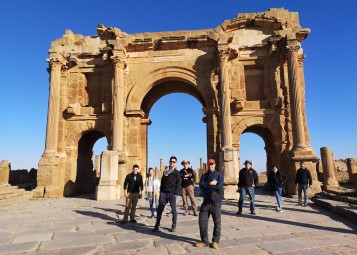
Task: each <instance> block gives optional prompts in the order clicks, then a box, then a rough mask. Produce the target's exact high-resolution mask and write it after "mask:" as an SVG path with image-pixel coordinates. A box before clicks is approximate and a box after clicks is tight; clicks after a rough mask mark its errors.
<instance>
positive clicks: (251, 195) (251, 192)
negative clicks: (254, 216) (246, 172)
mask: <svg viewBox="0 0 357 255" xmlns="http://www.w3.org/2000/svg"><path fill="white" fill-rule="evenodd" d="M247 193H248V195H249V198H250V211H251V212H254V209H255V205H254V188H253V187H251V188H244V187H242V188H241V189H240V196H239V201H238V211H239V212H242V209H243V204H244V199H245V196H246V194H247Z"/></svg>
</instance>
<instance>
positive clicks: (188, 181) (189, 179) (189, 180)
mask: <svg viewBox="0 0 357 255" xmlns="http://www.w3.org/2000/svg"><path fill="white" fill-rule="evenodd" d="M186 174H191V177H185V175H186ZM180 175H181V187H182V188H186V187H188V186H190V185H193V180H194V178H195V173H194V172H193V170H192V168H187V169H185V168H183V169H181V170H180ZM185 178H186V179H185Z"/></svg>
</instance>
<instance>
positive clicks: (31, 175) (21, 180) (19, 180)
mask: <svg viewBox="0 0 357 255" xmlns="http://www.w3.org/2000/svg"><path fill="white" fill-rule="evenodd" d="M9 184H11V185H18V186H22V187H23V188H25V189H27V190H32V189H34V188H35V187H36V185H37V169H35V168H31V170H30V171H28V170H27V169H19V170H12V171H10V178H9Z"/></svg>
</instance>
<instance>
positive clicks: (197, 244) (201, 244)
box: [195, 242, 208, 248]
mask: <svg viewBox="0 0 357 255" xmlns="http://www.w3.org/2000/svg"><path fill="white" fill-rule="evenodd" d="M195 246H196V247H198V248H204V247H207V246H208V245H207V244H206V243H205V242H199V243H196V244H195Z"/></svg>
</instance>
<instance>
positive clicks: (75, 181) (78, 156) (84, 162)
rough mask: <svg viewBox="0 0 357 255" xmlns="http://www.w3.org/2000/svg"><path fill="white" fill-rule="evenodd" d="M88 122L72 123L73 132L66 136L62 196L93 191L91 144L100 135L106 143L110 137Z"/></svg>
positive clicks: (103, 130) (101, 129) (92, 144)
mask: <svg viewBox="0 0 357 255" xmlns="http://www.w3.org/2000/svg"><path fill="white" fill-rule="evenodd" d="M88 123H92V122H86V123H75V124H73V126H72V127H71V128H72V129H71V130H72V131H73V132H71V133H69V134H68V137H67V141H68V143H67V148H66V153H67V159H66V166H65V176H64V191H63V195H64V196H72V195H75V194H81V193H88V192H93V191H94V189H95V184H96V183H97V182H96V180H95V176H94V173H93V163H92V155H93V146H94V144H95V143H96V142H97V141H98V140H99V139H100V138H102V137H105V138H106V141H107V144H109V142H110V139H109V137H108V134H109V133H108V132H106V130H105V129H103V128H96V127H95V125H92V124H88Z"/></svg>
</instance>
